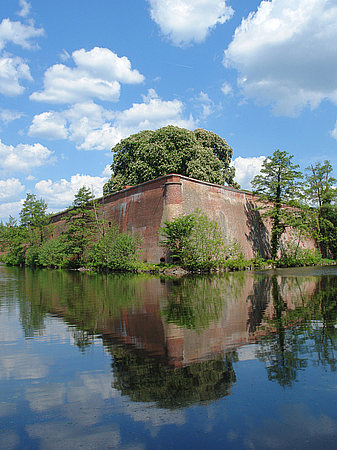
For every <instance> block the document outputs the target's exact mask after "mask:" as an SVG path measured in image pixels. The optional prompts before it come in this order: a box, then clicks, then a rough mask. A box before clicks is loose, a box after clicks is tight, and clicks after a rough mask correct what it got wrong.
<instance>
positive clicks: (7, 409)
mask: <svg viewBox="0 0 337 450" xmlns="http://www.w3.org/2000/svg"><path fill="white" fill-rule="evenodd" d="M15 414H16V405H14V403H7V402H1V403H0V417H10V416H14V415H15ZM0 448H3V447H2V446H1V445H0Z"/></svg>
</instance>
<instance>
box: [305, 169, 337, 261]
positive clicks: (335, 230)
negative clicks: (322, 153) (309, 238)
mask: <svg viewBox="0 0 337 450" xmlns="http://www.w3.org/2000/svg"><path fill="white" fill-rule="evenodd" d="M332 170H333V169H332V166H331V163H330V162H329V161H324V162H323V163H321V162H317V163H316V164H311V165H310V166H309V167H307V168H306V176H305V188H304V193H305V198H306V200H307V202H308V204H309V206H310V207H312V208H311V209H312V211H313V213H315V214H316V221H314V223H316V231H317V239H318V241H319V243H320V249H321V253H322V255H323V256H324V257H327V256H328V255H329V253H332V254H333V255H334V257H335V258H336V257H337V247H336V239H337V208H336V205H335V202H336V198H337V189H336V187H335V184H336V182H337V180H336V178H334V177H332V176H331V174H332Z"/></svg>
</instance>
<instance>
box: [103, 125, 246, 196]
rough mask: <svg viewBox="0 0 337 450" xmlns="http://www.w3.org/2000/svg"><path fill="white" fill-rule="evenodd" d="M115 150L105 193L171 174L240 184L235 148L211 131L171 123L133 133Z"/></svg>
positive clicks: (233, 184)
mask: <svg viewBox="0 0 337 450" xmlns="http://www.w3.org/2000/svg"><path fill="white" fill-rule="evenodd" d="M112 152H113V155H114V157H113V163H112V165H111V169H112V172H113V175H112V177H111V179H110V180H109V181H108V183H106V184H105V186H104V194H108V193H110V192H115V191H118V190H121V189H123V186H125V185H136V184H139V183H143V182H145V181H149V180H152V179H153V178H156V177H160V176H163V175H167V174H169V173H178V174H180V175H185V176H188V177H191V178H197V179H199V180H203V181H208V182H210V183H217V184H224V183H227V184H229V185H231V186H236V187H238V185H237V184H236V183H235V182H234V175H235V170H234V167H230V163H231V158H232V154H233V150H232V148H231V147H229V146H228V144H227V142H226V141H225V139H223V138H221V137H220V136H218V135H217V134H215V133H213V132H211V131H206V130H203V129H197V130H195V131H190V130H186V129H185V128H179V127H175V126H172V125H169V126H167V127H163V128H160V129H158V130H156V131H151V130H146V131H141V132H140V133H137V134H133V135H131V136H129V137H128V138H126V139H123V140H121V142H120V143H118V144H117V145H115V146H114V147H113V148H112Z"/></svg>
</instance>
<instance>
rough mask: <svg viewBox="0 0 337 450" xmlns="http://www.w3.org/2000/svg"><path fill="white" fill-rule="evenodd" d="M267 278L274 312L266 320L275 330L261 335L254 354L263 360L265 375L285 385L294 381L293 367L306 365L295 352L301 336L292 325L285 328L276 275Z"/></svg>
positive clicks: (300, 344) (298, 353) (296, 369)
mask: <svg viewBox="0 0 337 450" xmlns="http://www.w3.org/2000/svg"><path fill="white" fill-rule="evenodd" d="M271 282H272V299H273V306H274V311H275V312H274V317H273V318H272V320H271V321H270V323H271V325H273V327H274V328H275V329H276V331H275V333H274V334H273V335H272V336H269V337H265V338H264V339H262V341H261V346H260V349H259V351H258V357H259V358H260V359H261V360H262V361H265V362H266V363H267V373H268V379H269V380H271V381H277V382H278V383H279V384H280V385H281V386H283V387H286V386H291V385H292V383H293V382H294V381H296V379H297V371H298V370H301V369H303V368H305V367H306V365H307V361H306V359H304V358H300V356H299V355H300V353H302V351H301V350H303V343H304V340H305V339H304V337H303V336H300V335H299V333H298V330H297V329H296V328H289V329H286V327H285V317H286V316H285V315H284V312H286V310H287V305H286V303H285V302H284V300H283V298H282V295H281V290H280V286H279V284H278V281H277V277H276V276H273V277H272V280H271Z"/></svg>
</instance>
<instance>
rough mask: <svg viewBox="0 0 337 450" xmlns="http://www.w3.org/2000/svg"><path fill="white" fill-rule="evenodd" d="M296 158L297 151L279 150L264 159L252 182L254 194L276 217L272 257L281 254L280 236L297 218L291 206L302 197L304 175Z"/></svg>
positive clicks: (271, 216)
mask: <svg viewBox="0 0 337 450" xmlns="http://www.w3.org/2000/svg"><path fill="white" fill-rule="evenodd" d="M292 158H293V155H289V153H287V152H286V151H280V150H275V151H274V153H273V154H272V155H271V156H268V157H267V158H266V159H265V160H264V162H263V164H262V168H261V171H260V174H259V175H256V176H255V177H254V179H253V180H252V182H251V185H252V187H253V192H254V194H256V195H258V196H259V198H260V200H261V201H262V202H263V203H264V204H265V207H264V209H265V213H264V215H265V216H267V217H270V219H271V221H272V233H271V256H272V258H276V257H277V252H278V249H279V247H280V238H281V236H282V234H283V233H284V231H285V229H286V226H287V225H288V224H289V223H290V222H292V223H293V222H294V221H293V216H294V210H291V209H289V206H295V205H296V201H297V200H298V199H299V198H300V186H301V182H300V180H301V178H302V177H303V175H302V173H301V172H300V171H299V170H298V168H299V166H298V165H297V164H293V163H292Z"/></svg>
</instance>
